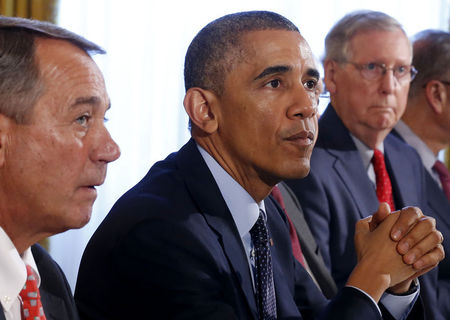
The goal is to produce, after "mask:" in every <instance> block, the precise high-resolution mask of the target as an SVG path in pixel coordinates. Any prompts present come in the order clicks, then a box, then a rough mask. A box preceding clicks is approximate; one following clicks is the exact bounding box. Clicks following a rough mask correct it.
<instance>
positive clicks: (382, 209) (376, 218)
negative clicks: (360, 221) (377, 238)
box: [369, 202, 391, 231]
mask: <svg viewBox="0 0 450 320" xmlns="http://www.w3.org/2000/svg"><path fill="white" fill-rule="evenodd" d="M390 213H391V208H390V207H389V205H388V204H387V203H386V202H381V203H380V205H379V206H378V210H377V212H375V213H374V214H373V217H372V220H371V221H370V224H369V227H370V231H373V230H375V229H376V228H377V227H378V225H379V224H380V223H381V222H382V221H383V220H384V219H385V218H386V217H387V216H388V215H389V214H390Z"/></svg>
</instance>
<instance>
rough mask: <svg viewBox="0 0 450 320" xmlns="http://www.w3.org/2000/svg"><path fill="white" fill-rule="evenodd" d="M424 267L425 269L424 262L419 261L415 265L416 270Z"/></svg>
mask: <svg viewBox="0 0 450 320" xmlns="http://www.w3.org/2000/svg"><path fill="white" fill-rule="evenodd" d="M422 267H423V261H422V260H419V261H417V262H415V263H414V268H416V269H422Z"/></svg>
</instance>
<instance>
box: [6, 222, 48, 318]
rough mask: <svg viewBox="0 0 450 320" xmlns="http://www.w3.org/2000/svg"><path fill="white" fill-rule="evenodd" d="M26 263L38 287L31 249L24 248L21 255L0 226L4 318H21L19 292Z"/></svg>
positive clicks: (25, 275) (24, 275)
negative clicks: (33, 274)
mask: <svg viewBox="0 0 450 320" xmlns="http://www.w3.org/2000/svg"><path fill="white" fill-rule="evenodd" d="M26 264H28V265H30V266H31V268H32V269H33V271H34V273H35V276H36V280H37V284H38V287H39V285H40V283H41V278H40V276H39V272H38V269H37V267H36V263H35V261H34V258H33V254H32V253H31V249H30V248H28V249H27V250H25V252H24V254H23V255H22V257H21V256H20V255H19V252H18V251H17V249H16V247H15V246H14V244H13V243H12V241H11V239H9V237H8V235H7V234H6V232H5V231H4V230H3V229H2V228H1V227H0V302H1V304H2V307H3V313H4V314H5V318H6V320H20V319H21V308H20V304H21V300H20V297H19V293H20V291H21V290H22V288H23V286H24V285H25V281H26V278H27V270H26Z"/></svg>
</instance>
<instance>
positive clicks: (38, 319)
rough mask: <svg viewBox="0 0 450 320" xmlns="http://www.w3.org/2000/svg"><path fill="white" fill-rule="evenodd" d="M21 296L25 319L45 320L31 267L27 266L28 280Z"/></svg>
mask: <svg viewBox="0 0 450 320" xmlns="http://www.w3.org/2000/svg"><path fill="white" fill-rule="evenodd" d="M19 295H20V297H21V298H22V312H23V319H25V320H45V314H44V308H43V307H42V303H41V295H40V293H39V289H38V287H37V281H36V277H35V276H34V272H33V270H32V269H31V267H30V266H29V265H27V280H26V282H25V285H24V286H23V289H22V291H20V293H19Z"/></svg>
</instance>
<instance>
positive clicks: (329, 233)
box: [288, 11, 448, 319]
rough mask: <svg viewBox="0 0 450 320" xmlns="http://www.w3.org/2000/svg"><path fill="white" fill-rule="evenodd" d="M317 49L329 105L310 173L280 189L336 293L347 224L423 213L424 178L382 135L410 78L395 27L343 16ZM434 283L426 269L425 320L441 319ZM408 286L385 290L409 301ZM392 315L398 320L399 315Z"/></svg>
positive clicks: (345, 261)
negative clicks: (380, 213) (291, 195)
mask: <svg viewBox="0 0 450 320" xmlns="http://www.w3.org/2000/svg"><path fill="white" fill-rule="evenodd" d="M325 50H326V52H325V59H324V71H325V79H324V82H325V86H326V89H327V90H328V91H329V93H330V105H329V106H328V107H327V109H326V110H325V112H324V114H323V115H322V116H321V118H320V121H319V137H318V140H317V144H316V147H315V149H314V151H313V153H312V156H311V172H310V174H309V175H308V176H307V177H306V178H305V179H301V180H292V181H288V185H289V186H290V187H291V189H292V190H293V191H294V192H295V194H296V196H297V197H298V199H299V201H300V203H301V205H302V208H303V210H304V214H305V217H306V220H307V221H308V224H309V226H310V228H311V229H312V233H313V235H314V237H315V239H316V241H317V242H318V245H319V247H320V250H321V252H322V255H323V257H324V260H325V263H326V264H327V266H328V268H329V269H330V271H331V272H332V275H333V278H334V279H335V281H336V283H337V285H338V287H342V286H343V285H345V281H346V279H347V277H348V276H349V274H350V273H351V271H352V269H353V267H354V266H355V264H356V262H357V253H356V252H355V249H354V247H353V244H352V242H353V238H354V234H355V233H354V228H353V226H354V224H355V222H356V221H358V220H359V219H361V218H364V217H367V216H368V215H370V214H371V213H372V212H374V211H376V209H377V208H378V207H379V205H380V203H381V202H385V203H387V204H388V205H389V207H390V210H391V211H394V210H404V208H405V207H408V206H418V207H420V208H422V209H423V211H424V212H425V213H427V206H426V200H425V197H424V194H425V190H424V186H425V175H424V171H423V166H422V163H421V160H420V158H419V156H418V155H417V153H416V152H415V151H414V150H413V149H412V148H411V147H409V146H408V145H406V144H405V143H403V142H402V141H401V140H400V139H398V138H396V137H394V136H393V135H391V134H389V133H390V131H391V129H392V128H393V127H394V126H395V125H396V124H397V122H398V121H399V119H400V118H401V116H402V115H403V113H404V110H405V108H406V102H407V97H408V89H409V84H410V82H411V80H413V79H414V77H415V75H416V73H417V72H416V70H415V68H414V66H413V65H412V63H411V62H412V46H411V43H410V41H409V39H408V37H407V36H406V34H405V31H404V30H403V28H402V26H401V25H400V24H399V22H398V21H396V20H395V19H394V18H392V17H390V16H389V15H387V14H384V13H382V12H375V11H357V12H352V13H349V14H347V15H346V16H344V17H343V18H342V19H341V20H339V21H338V22H337V23H336V24H335V25H334V26H333V28H332V29H331V31H330V32H329V33H328V35H327V37H326V40H325ZM413 250H415V249H414V248H413ZM416 250H417V251H416V252H417V253H418V252H420V250H418V249H416ZM405 263H407V264H410V263H411V261H409V260H408V259H405ZM415 266H416V267H417V265H415ZM436 277H437V275H436V272H435V270H433V272H431V273H429V274H427V275H426V276H425V277H424V278H423V280H422V282H421V287H420V292H421V297H422V299H423V301H424V306H425V313H426V315H427V318H429V319H434V318H439V317H440V316H441V315H440V312H439V310H438V308H437V307H436V306H435V302H436V301H437V290H436V286H435V283H436ZM408 286H409V287H408ZM416 286H417V283H416V281H413V282H410V283H404V286H403V287H394V288H390V289H389V291H390V293H392V294H399V295H402V297H403V298H404V299H413V294H411V293H412V292H414V291H415V288H416ZM447 299H448V298H447ZM394 309H395V308H394ZM394 314H395V316H396V317H397V318H398V319H400V318H402V317H403V316H404V313H403V312H402V311H400V310H399V311H398V312H395V311H394Z"/></svg>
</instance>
